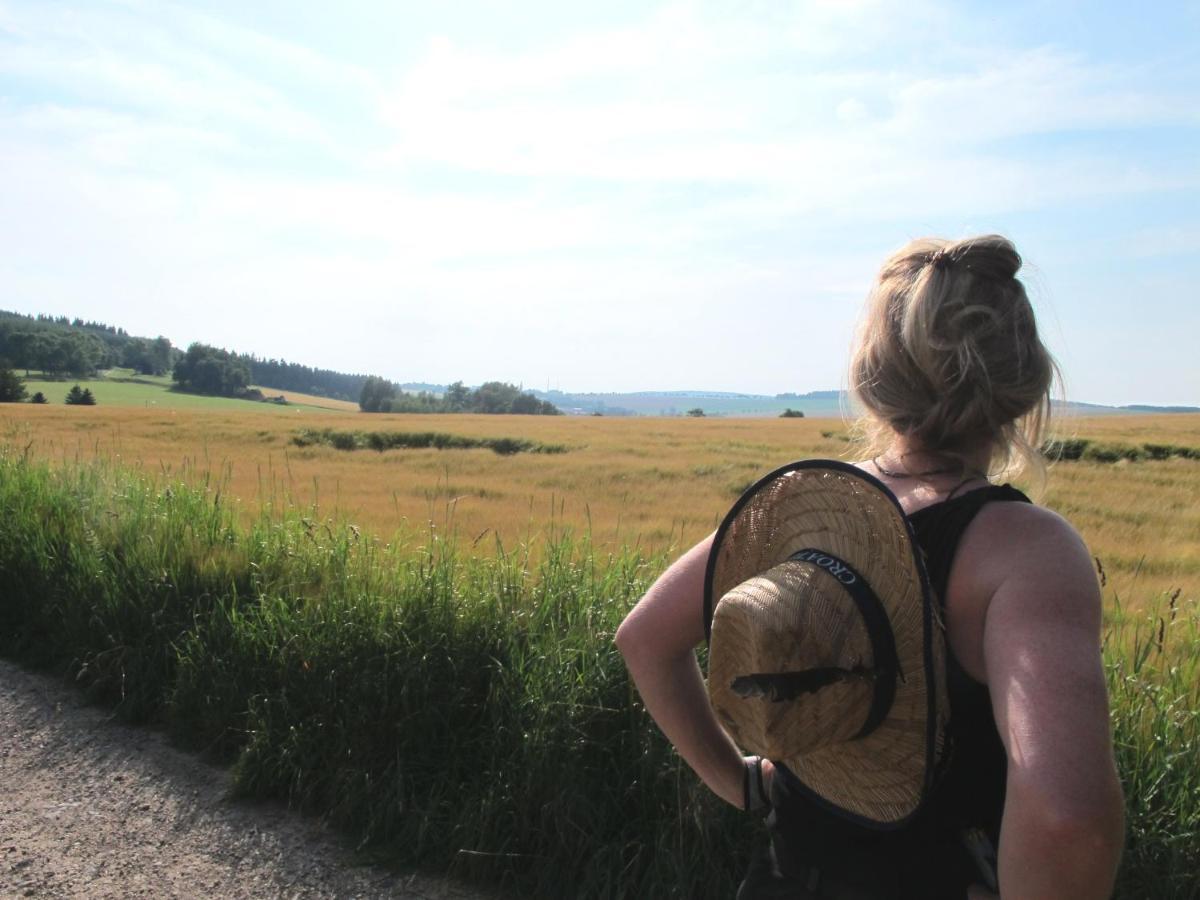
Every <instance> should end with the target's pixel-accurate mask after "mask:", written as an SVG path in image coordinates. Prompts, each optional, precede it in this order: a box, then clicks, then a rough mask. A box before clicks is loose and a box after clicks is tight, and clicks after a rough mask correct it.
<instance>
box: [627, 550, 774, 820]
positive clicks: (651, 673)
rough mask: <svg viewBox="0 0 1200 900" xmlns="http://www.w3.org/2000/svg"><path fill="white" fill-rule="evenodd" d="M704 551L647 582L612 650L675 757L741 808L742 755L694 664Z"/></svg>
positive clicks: (701, 613)
mask: <svg viewBox="0 0 1200 900" xmlns="http://www.w3.org/2000/svg"><path fill="white" fill-rule="evenodd" d="M711 546H712V536H711V535H710V536H709V537H707V538H705V539H704V540H703V541H701V542H700V543H699V544H697V545H696V546H695V547H693V548H692V549H691V550H689V551H688V552H687V553H685V554H684V555H683V556H682V557H680V558H679V559H678V560H677V561H676V562H675V563H673V564H672V565H671V567H670V568H669V569H667V571H666V572H664V573H663V574H662V575H661V576H660V577H659V579H658V580H657V581H656V582H654V584H653V585H652V586H651V588H650V590H649V591H647V592H646V595H645V596H644V597H642V599H641V600H639V601H638V604H637V606H635V607H634V608H633V609H632V610H631V611H630V613H629V615H628V616H626V617H625V621H623V622H622V623H621V627H620V628H618V629H617V648H618V649H619V650H620V651H621V655H622V656H624V657H625V664H626V665H627V666H628V667H629V674H630V676H631V677H632V678H633V681H634V684H636V685H637V689H638V692H639V693H640V694H641V696H642V702H644V703H645V704H646V709H647V711H649V713H650V715H651V716H652V717H653V718H654V721H655V722H657V723H658V727H659V728H661V729H662V731H663V734H665V735H666V736H667V739H668V740H669V741H670V742H671V743H672V744H673V745H674V746H675V749H676V750H677V751H678V752H679V755H680V756H682V757H683V758H684V760H686V761H687V763H688V765H690V766H691V767H692V769H693V770H694V771H695V773H696V774H697V775H698V776H699V777H700V779H701V780H702V781H703V782H704V783H705V784H707V785H708V786H709V787H710V788H711V789H712V791H713V792H714V793H715V794H717V795H718V796H719V797H722V798H723V799H725V800H727V801H729V802H730V803H732V804H733V805H734V806H737V807H738V808H741V806H742V799H743V797H742V775H743V771H744V768H745V767H744V765H743V761H742V760H743V757H742V753H741V751H740V750H738V748H737V747H736V746H735V745H734V743H733V741H732V740H731V739H730V737H729V735H728V734H726V733H725V731H724V729H722V728H721V725H720V723H718V722H717V718H716V716H715V715H713V711H712V707H711V706H710V705H709V702H708V693H707V692H706V691H705V689H704V680H703V677H702V676H701V674H700V666H699V665H698V664H697V662H696V652H695V650H696V645H697V644H699V643H700V642H701V641H703V640H704V621H703V616H704V599H703V598H704V568H705V564H706V562H707V560H708V551H709V548H710V547H711ZM768 773H769V764H768V763H765V762H764V774H768Z"/></svg>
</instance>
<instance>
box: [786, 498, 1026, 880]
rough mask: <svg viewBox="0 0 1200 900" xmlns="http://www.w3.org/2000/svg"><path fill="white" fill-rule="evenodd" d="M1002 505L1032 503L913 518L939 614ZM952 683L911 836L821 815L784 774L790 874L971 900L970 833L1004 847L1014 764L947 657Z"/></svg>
mask: <svg viewBox="0 0 1200 900" xmlns="http://www.w3.org/2000/svg"><path fill="white" fill-rule="evenodd" d="M993 501H1018V502H1025V503H1028V502H1030V501H1029V498H1028V497H1026V496H1025V495H1024V494H1022V493H1021V492H1020V491H1018V490H1016V489H1015V488H1013V487H1011V486H1009V485H994V486H991V487H987V488H980V489H978V490H974V491H969V492H967V493H965V494H961V495H959V496H958V497H954V498H952V499H950V500H944V501H942V502H940V503H935V504H933V505H931V506H927V507H925V508H923V509H920V510H917V511H916V512H915V513H913V514H912V515H910V516H909V522H911V523H912V526H913V530H914V532H915V533H916V538H917V545H918V546H919V547H920V548H921V550H922V552H923V554H924V557H925V565H926V568H927V570H928V572H929V581H930V584H931V585H932V587H933V591H934V595H935V597H936V598H937V602H938V603H939V604H942V603H943V600H942V598H944V597H945V595H946V584H947V582H948V581H949V578H950V567H951V565H952V564H953V562H954V555H955V552H956V551H957V550H958V544H959V541H960V540H961V539H962V535H963V532H964V531H966V529H967V526H968V525H970V524H971V521H972V520H973V519H974V518H975V516H976V514H977V513H978V512H979V510H980V509H982V508H983V506H984V504H986V503H990V502H993ZM946 677H947V687H948V692H949V695H950V718H949V722H948V724H947V753H946V754H945V756H944V757H943V760H942V764H941V767H940V769H941V771H940V773H939V776H938V779H937V782H936V784H935V787H934V789H933V791H932V793H931V794H930V796H929V798H928V799H927V801H926V803H925V806H924V807H923V808H922V809H921V811H920V812H919V813H918V814H917V816H916V817H915V818H914V819H913V821H912V822H911V823H909V824H908V825H906V826H905V827H903V828H901V829H899V830H896V831H874V830H871V829H868V828H865V827H863V826H860V825H855V824H853V823H851V822H848V821H846V820H844V819H841V818H839V817H837V816H836V815H835V814H834V813H831V812H828V811H826V810H823V809H818V808H817V807H815V806H814V805H813V804H811V803H809V802H808V801H807V800H806V799H805V798H804V796H803V795H802V794H801V793H800V791H799V790H797V787H798V785H797V784H796V782H795V780H794V779H793V778H792V777H791V776H790V773H787V772H786V770H779V771H780V775H781V777H777V778H776V779H774V781H773V785H772V791H771V800H772V803H773V805H774V807H775V809H774V812H773V813H772V815H771V817H770V819H769V820H768V826H769V828H770V831H771V841H772V844H773V845H774V849H775V858H776V859H777V860H778V864H779V866H780V868H781V869H782V870H783V871H784V873H785V874H786V873H787V872H788V870H789V869H792V868H793V867H795V871H796V872H797V873H801V872H803V871H804V870H807V869H809V868H811V867H816V868H818V869H820V870H822V871H824V872H827V873H829V875H830V876H831V880H832V879H835V878H836V879H838V880H849V881H850V882H852V883H854V884H856V885H859V886H860V887H862V888H864V889H867V890H869V891H871V893H872V894H876V895H878V896H879V897H880V898H883V900H892V898H894V900H909V898H914V900H915V898H921V900H962V898H964V897H966V893H967V887H968V886H969V885H970V884H972V883H973V882H979V881H981V878H980V876H979V874H978V869H977V868H976V864H975V863H974V861H973V860H972V858H971V856H970V854H969V853H968V851H967V850H966V847H965V845H964V844H963V840H962V832H963V831H964V830H965V829H966V828H971V827H974V828H980V829H982V830H983V831H984V832H985V833H986V834H987V835H988V836H989V837H990V838H991V840H992V844H993V846H997V845H998V843H999V834H1000V817H1001V814H1002V813H1003V810H1004V786H1005V778H1006V774H1007V758H1006V756H1005V752H1004V746H1003V744H1002V743H1001V741H1000V736H999V734H998V733H997V732H996V723H995V719H994V718H993V716H992V704H991V698H990V696H989V694H988V690H987V687H986V685H983V684H980V683H979V682H977V681H975V680H974V679H972V678H971V677H970V676H969V675H967V673H966V672H965V671H963V669H962V666H960V665H959V663H958V660H957V659H955V657H954V654H953V652H949V653H948V654H947V666H946ZM839 875H841V876H844V877H842V878H839Z"/></svg>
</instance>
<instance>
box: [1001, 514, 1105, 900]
mask: <svg viewBox="0 0 1200 900" xmlns="http://www.w3.org/2000/svg"><path fill="white" fill-rule="evenodd" d="M1020 514H1021V516H1022V519H1023V521H1022V523H1021V524H1022V527H1021V528H1020V529H1019V530H1018V531H1017V532H1016V533H1017V534H1019V537H1018V538H1016V540H1015V544H1016V546H1014V547H1012V548H1011V552H1006V553H1005V554H1003V555H1004V556H1005V558H1006V561H1005V563H1004V564H1005V565H1006V566H1008V572H1007V574H1006V575H1005V576H1004V577H1003V578H1002V579H1001V580H1000V582H999V587H998V588H997V590H996V592H995V593H994V594H993V596H992V599H991V602H990V604H989V606H988V611H987V620H986V625H985V627H984V636H983V640H984V661H985V666H986V670H987V681H988V687H989V690H990V693H991V697H992V707H993V711H994V713H995V718H996V727H997V728H998V730H999V732H1000V737H1001V739H1002V740H1003V741H1004V746H1005V748H1006V750H1007V753H1008V782H1007V794H1006V798H1005V804H1004V817H1003V821H1002V824H1001V833H1000V848H999V865H1000V887H1001V894H1002V896H1003V897H1004V898H1005V900H1016V898H1020V900H1027V898H1052V897H1053V898H1059V897H1072V898H1078V900H1089V898H1105V897H1108V896H1110V895H1111V893H1112V889H1113V881H1114V878H1115V874H1116V869H1117V863H1118V861H1119V859H1120V854H1121V844H1122V840H1123V798H1122V793H1121V787H1120V783H1119V781H1118V778H1117V771H1116V765H1115V762H1114V760H1113V750H1112V734H1111V731H1110V725H1109V716H1108V697H1107V692H1106V686H1105V679H1104V671H1103V666H1102V663H1101V656H1100V612H1101V610H1100V592H1099V589H1098V587H1097V585H1096V578H1095V575H1094V574H1093V572H1092V569H1091V557H1090V556H1089V555H1088V552H1087V549H1086V547H1085V546H1084V545H1083V542H1082V541H1081V540H1080V539H1079V536H1078V535H1077V534H1076V533H1075V531H1074V529H1072V528H1071V527H1070V526H1069V525H1068V524H1067V523H1066V522H1064V521H1063V520H1062V519H1060V518H1059V517H1058V516H1056V515H1055V514H1053V513H1051V512H1049V511H1047V510H1042V509H1034V508H1031V507H1025V508H1024V510H1023V511H1021V513H1020ZM1007 550H1008V548H1006V551H1007Z"/></svg>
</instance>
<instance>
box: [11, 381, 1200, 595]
mask: <svg viewBox="0 0 1200 900" xmlns="http://www.w3.org/2000/svg"><path fill="white" fill-rule="evenodd" d="M326 427H328V428H332V429H335V430H351V429H361V430H364V431H409V432H425V431H438V432H448V433H452V434H459V435H465V436H471V437H492V438H498V437H512V438H527V439H531V440H535V441H540V442H543V443H548V444H562V445H565V446H566V447H567V448H568V451H567V452H565V453H561V454H535V453H519V454H515V455H511V456H501V455H498V454H496V453H494V452H492V451H491V450H486V449H472V450H436V449H419V450H409V449H397V450H388V451H385V452H383V453H378V452H375V451H371V450H356V451H343V450H337V449H334V448H332V447H328V446H321V445H318V446H309V447H299V446H296V445H294V444H293V442H292V439H293V437H295V436H296V435H297V434H298V433H299V430H300V429H301V428H313V429H319V428H326ZM823 432H824V433H828V434H830V435H831V436H825V435H823ZM845 434H846V426H845V425H844V424H843V423H842V422H840V421H838V420H834V419H775V418H765V419H720V418H708V419H687V418H680V419H661V418H630V419H621V418H593V417H578V418H576V417H565V416H562V417H536V416H481V415H475V416H469V415H462V416H429V415H426V416H415V415H408V416H401V415H395V416H393V415H370V416H367V415H353V414H350V415H347V414H346V413H320V412H309V411H306V412H305V413H304V414H303V415H297V416H295V417H291V416H287V415H278V414H273V413H267V412H263V411H259V410H256V409H251V410H247V411H244V412H243V411H240V410H239V411H230V410H199V409H197V410H155V409H143V408H134V407H124V408H116V407H107V408H105V407H65V406H45V407H37V406H31V405H26V404H21V405H10V406H6V407H5V408H4V409H3V410H0V441H2V442H3V443H5V444H7V445H8V446H10V447H16V448H18V449H20V450H26V449H27V452H29V453H30V454H31V455H36V456H37V457H41V458H48V459H53V460H56V461H61V462H72V461H75V460H85V459H91V458H95V457H102V458H107V459H113V460H117V461H120V462H121V463H123V464H127V465H132V466H137V467H140V468H141V469H143V470H145V471H146V472H148V473H151V474H155V475H161V474H169V475H172V476H180V475H183V476H186V477H203V476H205V475H207V476H208V477H209V478H210V481H211V482H212V484H213V485H214V489H215V487H216V486H217V485H220V489H221V490H222V491H224V492H225V493H227V494H231V495H233V496H235V497H237V498H239V499H240V501H241V503H242V504H243V506H244V507H245V508H246V510H247V516H248V517H249V516H251V515H254V514H256V513H257V511H258V509H259V505H260V503H262V502H268V503H273V504H275V505H279V504H283V503H292V504H295V505H298V506H300V507H302V508H307V509H313V510H314V511H315V515H317V516H320V517H338V518H344V519H346V520H348V521H350V522H352V523H354V524H355V525H357V526H359V527H360V528H362V529H364V530H366V531H368V532H372V533H375V534H377V535H380V536H381V537H383V538H384V539H386V540H391V539H392V538H393V536H394V535H395V534H396V533H397V532H402V533H404V535H406V537H405V538H404V539H406V540H410V541H413V542H416V543H419V542H423V541H424V540H426V539H427V538H428V536H429V535H430V534H431V533H440V534H446V533H448V532H449V533H454V534H456V535H457V537H458V539H459V540H465V541H468V542H470V543H472V544H474V545H475V546H476V547H477V548H478V550H479V551H480V552H487V551H489V550H490V548H492V547H494V546H495V544H494V542H495V540H496V539H497V538H499V539H500V540H501V541H502V542H503V544H504V546H505V547H508V548H512V547H513V546H515V545H517V544H518V543H522V542H534V543H536V542H537V540H538V539H539V537H541V536H543V535H544V534H546V533H547V532H548V530H550V529H552V528H561V527H564V526H566V527H572V528H575V529H576V530H581V529H587V530H589V531H590V533H591V535H592V538H593V540H594V541H595V542H596V543H597V544H599V545H601V546H615V545H619V544H622V543H627V544H635V543H636V544H640V545H641V546H643V547H646V548H649V549H661V548H663V547H666V546H675V547H682V546H686V545H688V544H690V543H691V542H693V541H695V540H698V539H699V538H701V537H703V536H704V535H705V534H706V533H707V532H708V531H710V530H711V529H712V528H714V527H715V526H716V524H717V522H718V521H719V520H720V518H721V516H722V514H723V513H724V512H725V510H726V509H727V508H728V507H729V505H730V504H731V503H732V502H733V500H734V499H735V498H736V497H737V495H738V493H739V492H740V491H741V490H742V489H744V488H745V487H746V486H747V485H748V484H750V483H751V482H752V481H753V480H754V479H755V478H756V477H757V476H759V475H761V474H763V473H764V472H766V471H768V470H770V469H771V468H774V467H775V466H778V465H781V464H783V463H785V462H788V461H790V460H793V459H798V458H803V457H812V456H822V457H835V458H846V457H847V453H848V446H849V445H848V444H847V443H846V441H845V439H844V436H845ZM1056 435H1057V436H1062V437H1085V438H1092V439H1095V440H1102V441H1110V442H1118V443H1133V444H1140V443H1143V442H1156V443H1168V444H1179V445H1185V446H1190V447H1200V415H1162V416H1106V417H1097V418H1091V419H1084V418H1080V419H1066V420H1063V421H1062V422H1060V423H1059V425H1058V427H1057V428H1056ZM1042 502H1043V503H1045V504H1046V505H1047V506H1050V507H1051V508H1053V509H1056V510H1058V511H1059V512H1060V513H1062V514H1063V515H1065V516H1066V517H1067V518H1068V519H1070V520H1071V521H1072V522H1073V523H1075V525H1076V526H1077V527H1078V528H1079V529H1080V531H1081V532H1082V533H1083V535H1084V538H1085V540H1086V541H1087V542H1088V545H1089V547H1090V548H1091V550H1092V552H1093V554H1095V555H1096V556H1097V557H1099V559H1100V561H1101V562H1102V564H1103V567H1104V570H1105V572H1106V574H1107V578H1108V585H1107V593H1108V595H1109V596H1111V595H1112V594H1113V593H1115V594H1116V595H1117V596H1118V597H1119V598H1120V599H1121V601H1122V602H1123V603H1127V604H1130V605H1134V606H1139V605H1141V604H1142V603H1143V602H1144V601H1145V600H1147V599H1149V598H1151V597H1153V596H1155V595H1157V594H1160V593H1163V592H1170V591H1174V590H1175V589H1177V588H1178V589H1181V591H1182V596H1183V597H1185V598H1198V597H1200V461H1197V460H1190V459H1179V458H1176V459H1170V460H1167V461H1161V462H1159V461H1140V462H1120V463H1094V462H1062V463H1058V464H1057V465H1055V466H1053V467H1052V468H1051V470H1050V475H1049V479H1048V481H1047V485H1046V490H1045V493H1044V494H1043V496H1042ZM431 529H432V532H431Z"/></svg>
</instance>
